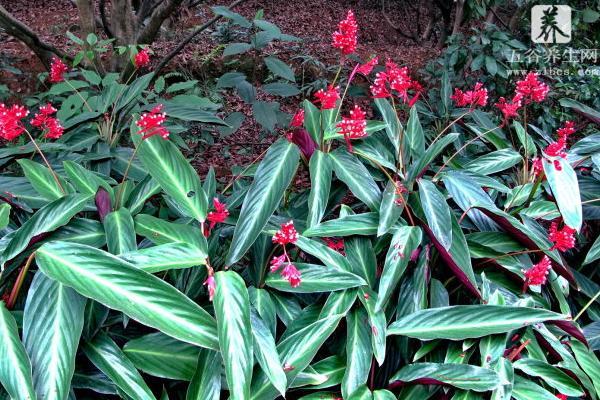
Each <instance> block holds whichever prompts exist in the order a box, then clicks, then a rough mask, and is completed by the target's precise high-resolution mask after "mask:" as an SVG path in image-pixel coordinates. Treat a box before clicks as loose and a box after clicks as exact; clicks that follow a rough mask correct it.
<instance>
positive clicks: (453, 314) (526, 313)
mask: <svg viewBox="0 0 600 400" xmlns="http://www.w3.org/2000/svg"><path fill="white" fill-rule="evenodd" d="M566 319H567V317H566V316H564V315H562V314H557V313H554V312H551V311H548V310H544V309H540V308H529V307H518V306H512V307H505V306H497V305H463V306H450V307H439V308H431V309H426V310H421V311H417V312H415V313H413V314H409V315H407V316H405V317H403V318H400V319H399V320H397V321H396V322H394V323H392V324H391V325H390V326H389V328H388V335H401V336H408V337H412V338H417V339H421V340H431V339H451V340H464V339H469V338H478V337H483V336H487V335H492V334H495V333H504V332H509V331H511V330H514V329H519V328H522V327H524V326H527V325H532V324H537V323H540V322H545V321H564V320H566Z"/></svg>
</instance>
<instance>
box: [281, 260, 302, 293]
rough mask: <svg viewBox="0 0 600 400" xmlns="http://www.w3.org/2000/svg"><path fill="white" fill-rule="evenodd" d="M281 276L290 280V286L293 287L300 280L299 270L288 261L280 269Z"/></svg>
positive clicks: (298, 284)
mask: <svg viewBox="0 0 600 400" xmlns="http://www.w3.org/2000/svg"><path fill="white" fill-rule="evenodd" d="M281 276H282V277H283V278H284V279H287V280H288V281H289V282H290V286H291V287H293V288H295V287H298V286H300V283H301V282H302V278H301V274H300V271H298V269H297V268H296V266H295V265H294V264H292V263H288V264H287V265H286V266H285V267H284V268H283V271H281Z"/></svg>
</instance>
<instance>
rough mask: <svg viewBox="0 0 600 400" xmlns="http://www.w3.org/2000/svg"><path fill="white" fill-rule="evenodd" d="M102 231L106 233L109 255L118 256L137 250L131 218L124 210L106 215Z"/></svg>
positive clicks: (127, 211)
mask: <svg viewBox="0 0 600 400" xmlns="http://www.w3.org/2000/svg"><path fill="white" fill-rule="evenodd" d="M104 231H105V232H106V244H107V245H108V251H109V252H110V253H111V254H114V255H119V254H123V253H127V252H130V251H135V250H136V249H137V243H136V241H135V227H134V225H133V218H131V214H130V213H129V210H127V209H126V208H120V209H118V210H117V211H113V212H110V213H108V214H106V217H105V218H104Z"/></svg>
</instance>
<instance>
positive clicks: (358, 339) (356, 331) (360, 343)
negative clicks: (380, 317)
mask: <svg viewBox="0 0 600 400" xmlns="http://www.w3.org/2000/svg"><path fill="white" fill-rule="evenodd" d="M346 321H347V323H346V327H347V328H346V329H347V332H348V336H347V339H346V357H347V361H346V366H347V368H346V372H345V373H344V378H343V380H342V396H343V397H345V398H346V397H348V395H350V394H351V393H353V392H354V391H355V390H356V389H358V387H360V386H361V385H363V384H365V383H367V378H368V377H369V371H370V369H371V327H370V325H369V323H368V318H367V313H366V312H365V311H364V310H363V309H358V310H354V311H352V312H350V313H349V314H348V315H347V316H346Z"/></svg>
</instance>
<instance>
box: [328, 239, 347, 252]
mask: <svg viewBox="0 0 600 400" xmlns="http://www.w3.org/2000/svg"><path fill="white" fill-rule="evenodd" d="M323 241H324V242H325V244H326V245H327V247H329V248H330V249H332V250H335V251H337V252H338V253H340V254H342V255H344V254H345V252H344V248H345V243H344V239H343V238H339V239H335V238H327V237H326V238H323Z"/></svg>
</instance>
